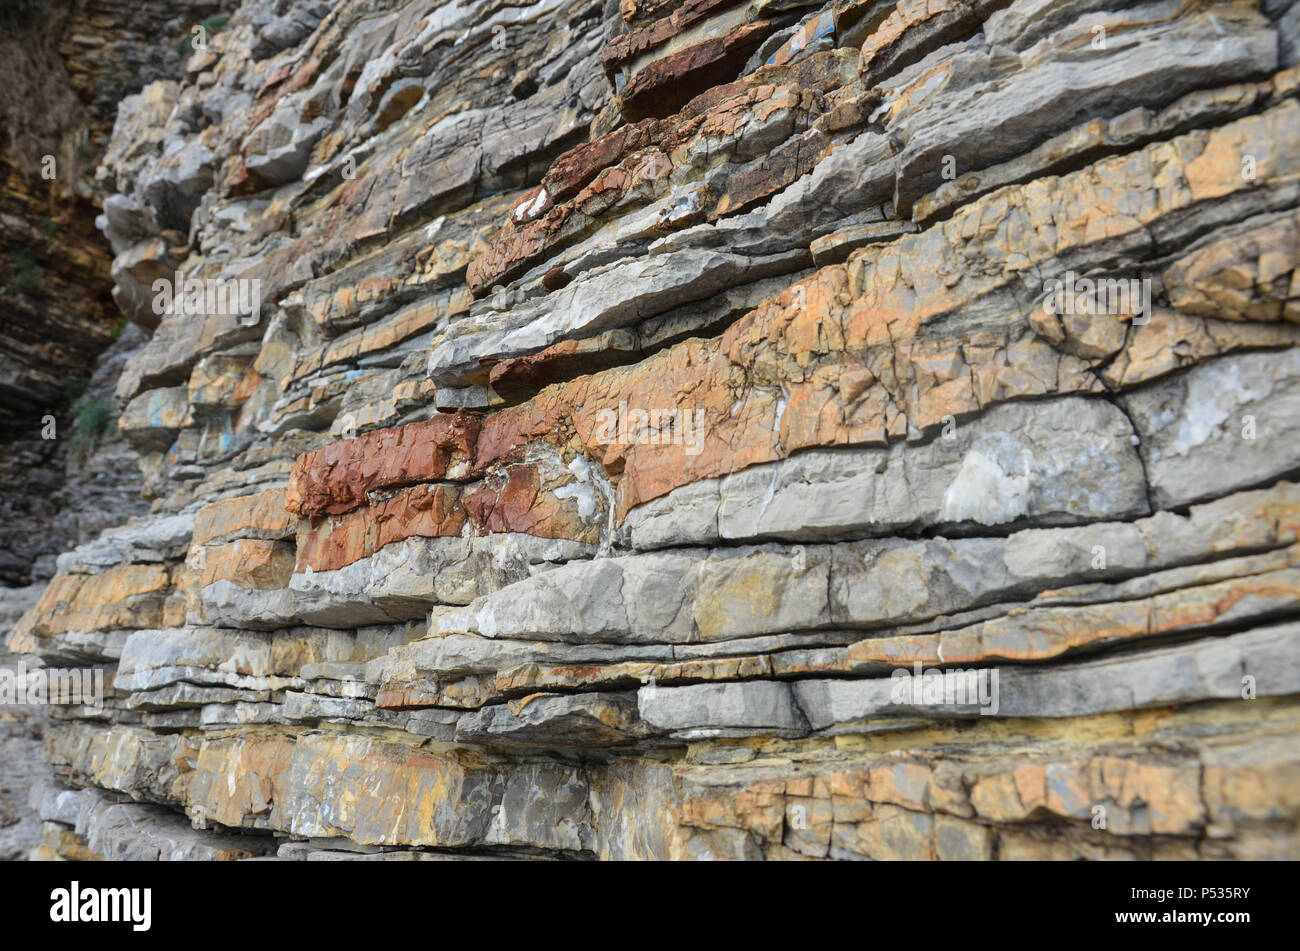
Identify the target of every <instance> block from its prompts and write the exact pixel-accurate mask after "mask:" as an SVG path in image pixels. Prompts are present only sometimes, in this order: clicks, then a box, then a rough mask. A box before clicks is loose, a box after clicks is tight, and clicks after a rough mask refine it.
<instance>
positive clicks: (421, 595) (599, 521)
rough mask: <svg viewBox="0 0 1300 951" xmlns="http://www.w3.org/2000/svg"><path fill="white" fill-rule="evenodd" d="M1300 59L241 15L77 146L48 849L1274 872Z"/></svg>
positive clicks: (834, 32)
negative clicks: (105, 493)
mask: <svg viewBox="0 0 1300 951" xmlns="http://www.w3.org/2000/svg"><path fill="white" fill-rule="evenodd" d="M1297 36H1300V4H1297V3H1295V2H1293V0H1224V2H1215V0H1206V2H1197V3H1181V2H1175V0H1156V2H1139V3H1135V4H1129V5H1126V6H1124V8H1123V9H1122V10H1113V11H1112V10H1108V9H1103V8H1102V7H1099V6H1098V5H1097V4H1094V3H1090V2H1087V0H1010V2H1007V0H997V2H984V0H953V2H945V0H897V2H886V3H877V2H875V0H836V2H829V3H828V2H816V0H810V2H798V0H795V2H790V0H782V2H765V0H753V2H748V3H745V2H712V0H685V2H681V0H650V2H643V0H624V2H622V3H606V2H596V0H538V2H534V3H528V4H513V5H504V4H487V3H484V4H477V3H476V4H468V3H456V2H453V0H397V2H395V3H390V4H386V5H383V9H382V10H379V9H376V7H375V5H374V4H371V3H368V2H363V0H340V2H337V3H333V4H326V3H316V2H311V0H296V2H292V3H279V4H275V3H271V2H269V0H246V2H244V3H243V4H242V5H241V6H239V8H238V9H237V10H236V11H235V12H234V13H233V14H232V16H231V17H230V19H229V22H228V24H227V25H226V26H225V28H224V29H222V30H221V31H220V32H217V33H216V34H215V35H214V36H213V37H212V38H211V41H210V45H209V48H208V49H206V50H196V51H194V52H193V54H192V55H191V56H190V57H189V59H188V60H187V62H186V64H185V67H184V71H183V74H182V75H177V76H175V77H174V78H172V79H168V80H160V81H157V82H153V83H151V84H150V85H148V86H146V87H145V88H144V89H143V90H142V91H141V92H140V93H138V94H136V95H132V96H128V97H127V98H126V99H124V100H123V101H122V103H121V106H120V109H119V114H118V120H117V125H116V128H115V129H114V133H113V138H112V141H111V143H110V145H109V147H108V151H107V154H106V157H105V160H104V165H103V168H102V169H101V172H100V177H101V178H102V179H103V180H104V182H105V183H106V187H107V189H108V191H109V192H110V193H111V194H110V197H108V198H107V199H106V201H105V212H106V214H105V219H104V221H105V225H106V228H107V235H108V237H109V239H110V240H111V242H112V247H113V252H114V254H115V255H116V260H115V263H114V267H113V278H114V280H115V281H116V291H115V294H116V298H117V300H118V301H119V303H120V304H121V305H122V307H123V309H124V311H125V313H126V315H127V316H128V317H129V318H130V319H131V320H132V321H134V322H136V323H138V324H140V325H141V326H142V327H144V328H146V329H147V330H149V331H150V333H151V336H150V339H149V342H148V343H147V345H145V346H144V347H143V348H142V349H140V350H139V351H138V352H137V353H136V354H134V355H133V356H132V357H131V358H130V360H129V361H128V363H127V365H126V367H125V369H124V371H123V372H122V373H121V375H120V377H119V378H118V383H117V390H116V397H117V399H118V401H119V402H120V404H121V408H122V413H121V419H120V422H119V428H120V430H121V432H122V435H123V436H124V437H125V438H126V439H127V440H128V441H129V442H130V443H131V445H132V446H134V447H135V449H136V450H137V451H138V452H139V453H140V458H141V469H142V474H143V485H144V490H143V491H144V497H145V499H146V500H147V501H148V502H149V504H150V511H149V513H148V514H147V515H144V516H140V517H138V518H135V519H134V520H132V521H131V522H130V523H128V524H127V525H124V526H121V527H119V528H115V529H111V530H109V531H107V532H105V533H103V535H101V536H100V537H99V538H98V539H96V540H94V541H93V542H91V543H88V544H86V545H83V546H82V547H81V548H78V549H77V550H75V551H72V552H68V553H65V554H64V555H63V556H62V557H61V558H60V559H59V574H58V575H57V576H56V577H55V578H54V579H53V581H52V582H51V583H50V584H49V586H48V587H47V588H46V589H45V591H44V594H43V595H42V596H41V598H40V600H39V602H38V603H36V605H35V606H34V607H32V608H31V610H30V611H28V612H27V613H26V614H25V615H24V617H23V618H22V620H21V621H20V622H19V623H18V624H17V625H16V626H15V628H14V630H13V631H12V632H11V634H10V635H9V638H8V643H9V646H10V649H12V650H15V651H23V652H26V653H29V654H32V655H36V656H38V657H41V658H43V659H44V660H46V662H48V663H51V664H55V663H73V664H81V665H91V666H95V667H99V668H102V669H103V670H104V671H105V673H106V682H107V683H109V684H110V685H111V687H110V689H109V691H108V695H107V696H106V697H105V698H104V702H103V704H102V706H101V707H98V708H92V707H90V706H87V705H80V706H62V707H56V708H54V713H53V716H54V719H53V721H52V724H51V727H50V728H49V730H48V739H47V743H46V755H47V757H48V759H49V762H50V763H51V764H52V766H53V768H54V771H55V774H56V776H57V778H58V779H59V781H60V782H61V784H62V786H61V787H58V788H54V787H52V788H51V789H49V790H48V791H46V792H45V793H44V794H43V795H38V796H36V797H35V799H36V801H37V802H38V803H39V806H40V810H41V813H42V818H43V819H44V820H45V822H46V844H45V845H44V846H43V847H42V848H43V853H42V854H44V855H46V856H47V857H48V856H54V855H61V856H63V857H76V858H85V857H93V856H96V855H107V854H110V853H111V854H113V855H127V856H131V857H139V858H177V859H180V858H218V859H242V858H250V857H276V858H279V859H284V860H289V859H303V858H309V857H315V858H326V857H348V856H353V857H358V856H362V855H364V856H366V857H371V858H374V857H379V858H434V857H437V858H445V857H447V856H449V855H450V856H465V857H469V856H483V855H498V856H503V857H516V856H526V857H530V858H540V857H551V858H564V857H571V858H596V859H807V858H812V859H980V860H993V859H1078V858H1087V859H1121V858H1139V859H1155V858H1195V859H1225V858H1227V859H1247V858H1291V859H1295V858H1300V743H1298V742H1297V739H1298V737H1300V346H1298V345H1300V55H1298V53H1297V48H1298V45H1300V44H1298V42H1297ZM178 235H179V236H180V239H181V240H182V244H181V246H179V247H178V246H177V243H176V242H177V236H178ZM177 268H180V270H181V272H182V273H183V276H184V278H185V279H186V280H187V281H188V280H189V279H195V280H199V281H234V280H243V281H257V282H259V284H258V285H257V286H258V287H259V288H260V301H261V306H260V310H259V311H257V312H256V313H252V314H236V313H206V312H200V313H176V312H173V313H167V314H163V315H159V314H156V313H153V311H152V310H151V308H150V306H149V300H150V298H151V297H152V293H151V288H150V284H149V280H150V279H151V278H152V277H153V276H154V275H155V274H168V275H170V274H173V273H175V272H176V270H177ZM1099 816H1100V817H1101V819H1100V820H1099V819H1098V817H1099ZM143 818H148V819H149V821H148V822H143V821H137V820H141V819H143Z"/></svg>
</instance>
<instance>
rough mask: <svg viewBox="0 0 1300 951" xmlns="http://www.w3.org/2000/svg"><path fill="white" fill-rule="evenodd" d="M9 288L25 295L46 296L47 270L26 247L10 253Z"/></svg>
mask: <svg viewBox="0 0 1300 951" xmlns="http://www.w3.org/2000/svg"><path fill="white" fill-rule="evenodd" d="M8 287H9V290H10V291H11V292H12V293H14V294H21V295H22V296H23V297H31V298H37V297H44V296H45V272H44V271H42V270H41V266H40V264H39V263H38V262H37V260H36V258H35V257H33V256H32V252H30V251H28V250H27V249H26V248H19V249H18V250H17V251H14V252H13V253H12V254H10V255H9V284H8Z"/></svg>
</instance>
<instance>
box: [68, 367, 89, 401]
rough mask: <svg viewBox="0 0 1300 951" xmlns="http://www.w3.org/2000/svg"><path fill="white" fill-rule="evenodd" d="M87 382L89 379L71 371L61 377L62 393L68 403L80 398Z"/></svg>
mask: <svg viewBox="0 0 1300 951" xmlns="http://www.w3.org/2000/svg"><path fill="white" fill-rule="evenodd" d="M87 382H89V381H88V380H87V379H86V378H85V377H84V376H74V375H73V374H71V373H69V374H68V375H67V376H65V377H64V378H63V395H64V396H65V397H67V400H68V402H69V403H75V402H76V401H77V400H79V399H81V394H82V393H84V392H86V383H87Z"/></svg>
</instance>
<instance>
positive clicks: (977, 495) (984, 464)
mask: <svg viewBox="0 0 1300 951" xmlns="http://www.w3.org/2000/svg"><path fill="white" fill-rule="evenodd" d="M1029 488H1030V483H1029V460H1028V458H1027V457H1026V458H1025V460H1024V471H1023V472H1022V473H1021V474H1019V475H1012V474H1010V473H1008V472H1005V471H1003V469H1002V467H1001V466H1000V465H998V464H997V463H996V462H995V461H993V460H992V459H990V458H989V457H988V456H986V455H984V454H983V453H982V452H980V451H979V450H978V449H971V450H970V451H969V452H967V453H966V455H965V457H963V459H962V463H961V469H960V470H958V472H957V478H955V479H953V480H952V482H951V484H949V486H948V489H947V491H946V492H944V496H943V512H942V516H941V517H942V519H943V520H944V521H946V522H965V521H973V522H980V523H983V524H986V525H991V524H996V523H998V522H1009V521H1011V520H1013V519H1015V518H1018V517H1020V516H1021V515H1024V514H1025V513H1026V512H1028V511H1029Z"/></svg>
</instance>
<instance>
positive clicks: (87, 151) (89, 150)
mask: <svg viewBox="0 0 1300 951" xmlns="http://www.w3.org/2000/svg"><path fill="white" fill-rule="evenodd" d="M74 151H75V152H76V153H77V158H78V159H80V160H81V161H83V162H89V161H90V159H91V157H92V156H94V154H95V147H94V146H93V145H91V144H90V139H82V140H81V141H80V142H78V143H77V147H76V148H75V149H74Z"/></svg>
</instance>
